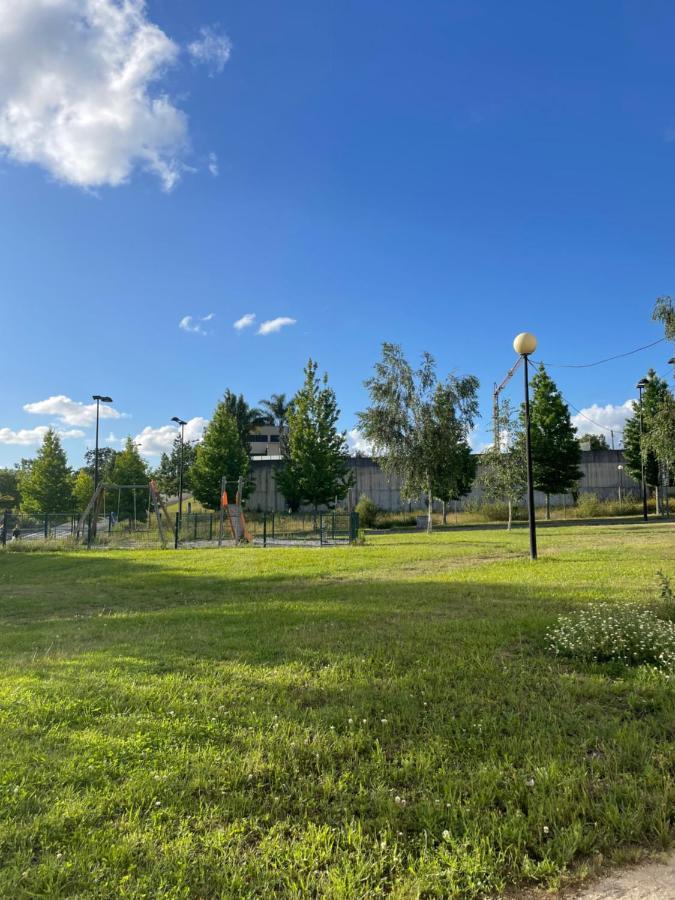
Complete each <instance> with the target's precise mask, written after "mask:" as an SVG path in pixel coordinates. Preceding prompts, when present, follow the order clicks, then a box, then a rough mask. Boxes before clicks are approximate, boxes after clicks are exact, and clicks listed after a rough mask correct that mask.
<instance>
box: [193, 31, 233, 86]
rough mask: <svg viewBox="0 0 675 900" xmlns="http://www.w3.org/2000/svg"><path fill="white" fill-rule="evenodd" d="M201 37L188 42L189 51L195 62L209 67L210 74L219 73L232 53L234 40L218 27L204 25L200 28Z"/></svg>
mask: <svg viewBox="0 0 675 900" xmlns="http://www.w3.org/2000/svg"><path fill="white" fill-rule="evenodd" d="M199 34H200V37H199V38H197V39H196V40H194V41H192V43H190V44H188V48H187V49H188V53H189V54H190V56H191V57H192V62H193V63H195V64H198V63H203V64H205V65H207V66H208V68H209V75H210V76H211V77H212V78H213V76H214V75H219V74H220V73H221V72H222V71H223V69H224V68H225V63H226V62H227V61H228V59H229V58H230V56H231V54H232V42H231V41H230V39H229V38H228V37H227V35H225V34H221V33H220V32H219V31H218V29H217V28H214V27H211V26H210V25H204V26H202V28H200V29H199Z"/></svg>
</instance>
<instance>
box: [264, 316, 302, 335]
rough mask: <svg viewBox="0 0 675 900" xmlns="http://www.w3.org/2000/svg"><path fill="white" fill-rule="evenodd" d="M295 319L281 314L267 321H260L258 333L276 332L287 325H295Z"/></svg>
mask: <svg viewBox="0 0 675 900" xmlns="http://www.w3.org/2000/svg"><path fill="white" fill-rule="evenodd" d="M295 321H296V320H295V319H289V317H288V316H279V317H278V318H276V319H268V320H267V321H266V322H261V323H260V328H258V334H275V333H276V332H277V331H281V329H282V328H285V327H286V326H287V325H295Z"/></svg>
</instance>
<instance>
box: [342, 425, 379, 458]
mask: <svg viewBox="0 0 675 900" xmlns="http://www.w3.org/2000/svg"><path fill="white" fill-rule="evenodd" d="M347 446H348V447H349V449H350V451H351V452H352V453H361V454H363V455H364V456H372V453H373V445H372V444H371V443H370V441H369V440H367V439H366V438H365V437H364V436H363V435H362V434H361V432H360V431H359V429H358V428H352V429H350V430H349V431H348V432H347Z"/></svg>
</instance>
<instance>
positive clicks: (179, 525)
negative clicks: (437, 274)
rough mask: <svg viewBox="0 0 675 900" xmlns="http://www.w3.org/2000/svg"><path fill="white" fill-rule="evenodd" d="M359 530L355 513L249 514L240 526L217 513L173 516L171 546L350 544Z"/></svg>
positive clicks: (246, 513)
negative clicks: (172, 544)
mask: <svg viewBox="0 0 675 900" xmlns="http://www.w3.org/2000/svg"><path fill="white" fill-rule="evenodd" d="M358 530H359V517H358V513H341V512H332V511H331V512H317V513H316V514H313V513H304V514H303V513H251V512H247V511H244V521H243V522H241V523H240V522H239V521H236V522H232V521H231V520H230V519H229V518H228V515H223V516H222V517H221V514H220V513H189V514H187V515H185V514H184V515H183V517H182V519H181V518H180V517H179V516H178V513H176V523H175V536H174V545H175V546H177V547H200V546H202V547H203V546H232V545H234V544H237V543H251V544H254V545H256V546H262V547H270V546H284V545H288V546H291V545H298V544H308V545H318V546H323V545H330V544H349V543H352V542H353V541H355V540H356V537H357V535H358Z"/></svg>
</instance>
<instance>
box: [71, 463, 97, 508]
mask: <svg viewBox="0 0 675 900" xmlns="http://www.w3.org/2000/svg"><path fill="white" fill-rule="evenodd" d="M93 494H94V476H93V475H90V474H89V471H88V469H86V468H84V467H83V468H82V469H80V470H79V472H78V473H77V475H76V476H75V478H74V480H73V507H74V510H75V512H76V513H78V514H79V515H81V514H82V513H83V512H84V511H85V509H86V508H87V504H88V503H89V501H90V500H91V498H92V496H93Z"/></svg>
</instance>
